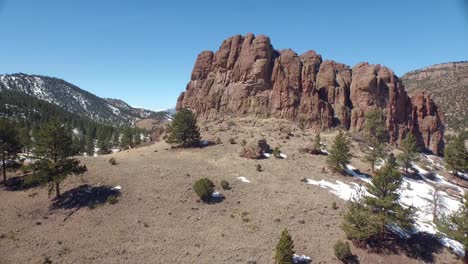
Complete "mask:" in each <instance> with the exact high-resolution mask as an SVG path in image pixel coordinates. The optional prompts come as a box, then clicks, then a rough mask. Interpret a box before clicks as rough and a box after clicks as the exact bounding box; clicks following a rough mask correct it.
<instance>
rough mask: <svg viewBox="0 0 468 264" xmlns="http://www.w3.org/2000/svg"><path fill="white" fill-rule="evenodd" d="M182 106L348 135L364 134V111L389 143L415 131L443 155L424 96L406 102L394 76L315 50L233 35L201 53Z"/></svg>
mask: <svg viewBox="0 0 468 264" xmlns="http://www.w3.org/2000/svg"><path fill="white" fill-rule="evenodd" d="M185 107H187V108H190V109H191V110H192V111H194V112H195V113H196V115H197V116H198V117H199V118H200V119H205V120H214V119H218V118H221V117H226V116H230V117H247V116H255V117H265V118H266V117H276V118H285V119H289V120H294V121H297V122H302V123H303V124H304V125H306V126H307V127H320V128H322V129H327V128H332V127H342V128H344V129H346V130H350V131H351V132H353V133H361V132H363V131H364V128H365V114H366V112H368V111H370V110H372V109H375V108H379V109H382V110H383V113H384V115H385V121H386V126H387V129H388V131H389V135H390V143H395V144H399V143H400V142H401V140H402V139H403V138H404V137H405V136H406V134H407V133H409V132H412V133H414V135H415V136H416V138H417V139H418V142H419V144H420V145H421V146H422V147H424V148H425V149H427V150H430V151H432V152H434V153H437V154H441V152H442V151H443V133H444V122H443V120H444V115H443V112H442V111H441V110H440V109H438V107H437V106H436V105H435V104H434V102H433V101H432V99H431V98H430V96H429V95H428V94H424V93H423V92H420V93H417V94H415V95H414V96H413V97H411V98H410V97H408V95H407V93H406V92H405V89H404V87H403V85H402V84H401V81H400V80H399V79H398V77H397V76H396V75H395V74H394V73H393V71H392V70H390V69H388V68H387V67H385V66H381V65H371V64H368V63H359V64H357V65H356V66H354V67H353V68H350V67H349V66H348V65H345V64H342V63H338V62H335V61H327V60H326V61H323V60H322V56H321V55H319V54H317V53H316V52H315V51H307V52H306V53H304V54H302V55H298V54H296V53H295V52H294V51H292V50H290V49H287V50H281V51H277V50H275V49H274V48H273V46H272V45H271V43H270V38H269V37H267V36H264V35H260V36H254V35H253V34H247V35H245V36H241V35H236V36H233V37H230V38H228V39H227V40H225V41H224V42H223V44H222V45H221V47H220V49H219V50H218V51H216V52H215V53H213V52H212V51H203V52H202V53H200V55H198V58H197V60H196V62H195V66H194V68H193V71H192V76H191V80H190V82H189V83H188V84H187V88H186V91H185V92H183V93H182V94H181V95H180V96H179V98H178V100H177V109H178V110H179V109H181V108H185Z"/></svg>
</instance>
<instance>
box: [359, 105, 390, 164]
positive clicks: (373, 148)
mask: <svg viewBox="0 0 468 264" xmlns="http://www.w3.org/2000/svg"><path fill="white" fill-rule="evenodd" d="M366 128H367V130H368V135H367V142H368V144H369V145H370V147H369V148H368V149H366V150H365V156H364V160H365V161H367V162H369V163H370V165H371V170H372V173H374V172H375V163H376V162H377V161H378V160H379V159H382V158H383V157H385V146H384V142H385V140H386V136H387V132H386V130H385V123H384V120H383V118H382V111H380V110H372V111H370V112H369V113H367V115H366Z"/></svg>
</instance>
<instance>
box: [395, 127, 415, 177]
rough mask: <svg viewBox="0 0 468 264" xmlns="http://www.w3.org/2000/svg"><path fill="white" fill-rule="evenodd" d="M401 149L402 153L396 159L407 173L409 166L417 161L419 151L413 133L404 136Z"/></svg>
mask: <svg viewBox="0 0 468 264" xmlns="http://www.w3.org/2000/svg"><path fill="white" fill-rule="evenodd" d="M401 147H402V151H403V153H401V154H400V155H398V157H397V159H398V161H399V163H400V164H401V166H402V167H403V168H405V172H408V169H409V168H411V164H412V163H413V162H416V161H418V160H419V151H420V149H419V146H418V144H417V143H416V138H415V137H414V135H413V133H409V134H408V135H407V136H406V138H405V139H404V140H403V142H402V144H401Z"/></svg>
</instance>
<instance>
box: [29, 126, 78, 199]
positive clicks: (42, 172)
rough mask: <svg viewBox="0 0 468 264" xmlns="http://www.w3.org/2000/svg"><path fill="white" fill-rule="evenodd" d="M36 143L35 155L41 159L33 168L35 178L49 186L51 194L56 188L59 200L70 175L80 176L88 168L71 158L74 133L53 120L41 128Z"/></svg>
mask: <svg viewBox="0 0 468 264" xmlns="http://www.w3.org/2000/svg"><path fill="white" fill-rule="evenodd" d="M34 143H35V146H34V147H35V148H34V154H35V155H36V156H37V157H38V158H39V159H40V161H39V162H36V163H35V164H34V166H33V167H34V168H33V169H34V177H35V178H36V179H37V180H38V181H39V182H41V183H43V184H48V185H49V194H51V193H52V192H53V190H54V188H55V195H56V198H59V197H60V183H61V182H62V181H63V180H65V179H66V178H67V177H68V176H69V175H70V174H74V175H79V174H82V173H84V172H85V171H86V166H81V165H80V161H78V160H77V159H74V158H71V157H70V156H71V155H72V154H73V146H72V143H73V141H72V133H71V131H69V130H67V129H66V128H65V126H64V125H62V124H61V123H60V122H58V121H54V120H53V121H50V122H48V123H47V124H45V125H43V126H42V127H41V129H40V130H39V133H38V137H37V139H36V141H35V142H34Z"/></svg>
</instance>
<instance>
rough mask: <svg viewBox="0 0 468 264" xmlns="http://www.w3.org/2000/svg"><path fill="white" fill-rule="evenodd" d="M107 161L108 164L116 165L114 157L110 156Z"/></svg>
mask: <svg viewBox="0 0 468 264" xmlns="http://www.w3.org/2000/svg"><path fill="white" fill-rule="evenodd" d="M109 163H110V165H117V160H116V159H115V158H110V159H109Z"/></svg>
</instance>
